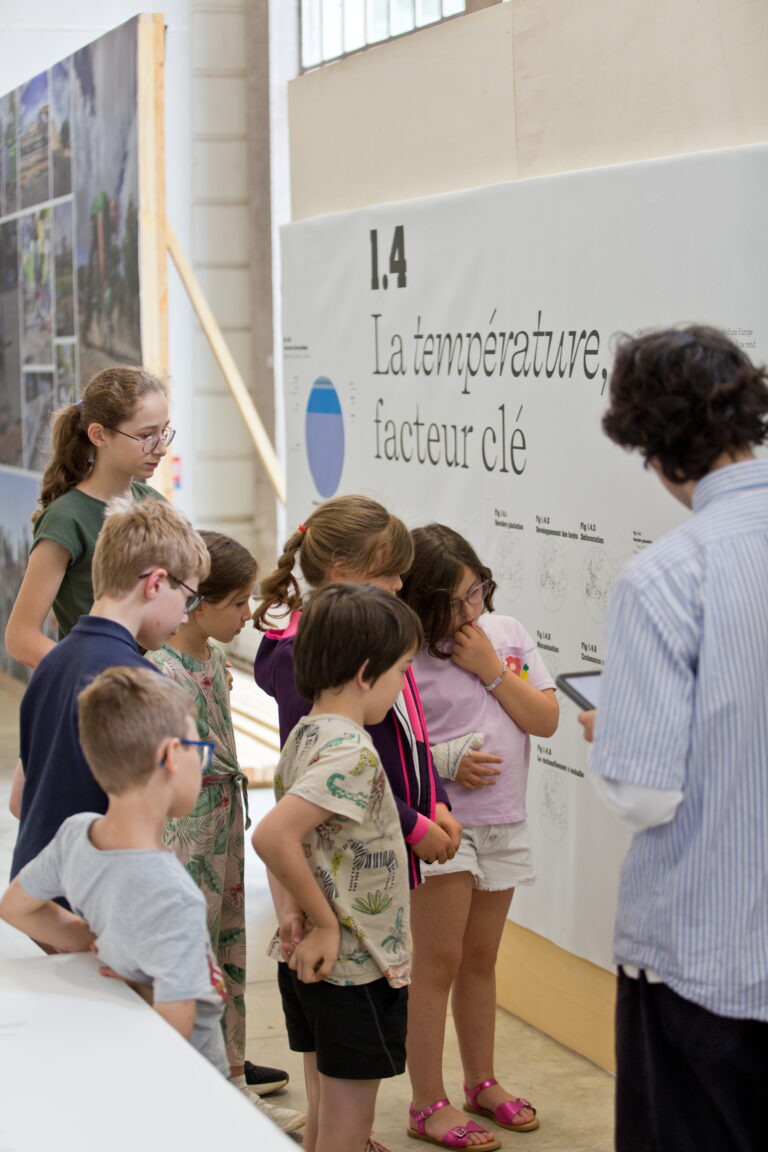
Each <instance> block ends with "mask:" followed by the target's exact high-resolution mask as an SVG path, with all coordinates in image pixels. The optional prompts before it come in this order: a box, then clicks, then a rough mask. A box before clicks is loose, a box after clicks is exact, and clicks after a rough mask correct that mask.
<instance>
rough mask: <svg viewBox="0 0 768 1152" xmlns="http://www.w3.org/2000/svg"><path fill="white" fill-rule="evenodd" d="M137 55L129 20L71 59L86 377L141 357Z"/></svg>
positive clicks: (80, 310) (81, 330)
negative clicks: (117, 83) (116, 82)
mask: <svg viewBox="0 0 768 1152" xmlns="http://www.w3.org/2000/svg"><path fill="white" fill-rule="evenodd" d="M136 56H137V35H136V22H135V21H129V22H128V23H127V24H124V25H122V27H120V28H116V29H115V30H114V32H110V33H108V35H106V36H103V37H101V39H100V40H97V41H96V42H95V43H94V44H89V45H88V46H87V47H86V48H83V49H81V50H80V51H79V52H77V53H75V55H74V57H73V58H72V59H73V62H74V68H73V77H72V122H73V136H74V140H75V141H76V149H77V154H76V157H75V173H76V177H75V186H76V187H75V198H76V211H75V219H76V228H77V233H76V239H75V247H76V267H77V273H76V275H77V297H78V323H79V338H80V377H81V380H82V381H86V380H88V379H90V377H91V376H93V375H94V374H95V373H96V372H98V371H100V370H101V369H102V368H105V367H107V366H108V365H109V364H112V363H115V362H116V361H117V362H123V363H129V364H135V363H139V362H140V360H141V331H140V324H139V252H138V239H139V226H138V202H139V183H138V133H137V110H136ZM118 75H119V76H120V80H121V83H120V84H119V85H116V84H115V82H114V81H115V76H118Z"/></svg>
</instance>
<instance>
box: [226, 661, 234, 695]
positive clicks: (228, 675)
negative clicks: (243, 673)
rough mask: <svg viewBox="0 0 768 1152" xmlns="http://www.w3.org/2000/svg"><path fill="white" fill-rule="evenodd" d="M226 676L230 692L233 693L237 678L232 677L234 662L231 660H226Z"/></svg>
mask: <svg viewBox="0 0 768 1152" xmlns="http://www.w3.org/2000/svg"><path fill="white" fill-rule="evenodd" d="M224 675H225V676H226V678H227V688H229V690H230V692H231V691H232V689H233V688H234V686H235V678H234V676H233V675H232V661H231V660H226V661H225V662H224Z"/></svg>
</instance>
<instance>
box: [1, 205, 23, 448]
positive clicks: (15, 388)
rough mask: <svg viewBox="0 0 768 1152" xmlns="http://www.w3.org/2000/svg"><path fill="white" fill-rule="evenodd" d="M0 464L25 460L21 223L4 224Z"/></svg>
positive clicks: (2, 230)
mask: <svg viewBox="0 0 768 1152" xmlns="http://www.w3.org/2000/svg"><path fill="white" fill-rule="evenodd" d="M0 463H2V464H13V465H15V466H16V467H17V468H20V467H21V463H22V445H21V354H20V351H19V244H18V223H17V221H16V220H6V221H5V222H4V223H3V224H0Z"/></svg>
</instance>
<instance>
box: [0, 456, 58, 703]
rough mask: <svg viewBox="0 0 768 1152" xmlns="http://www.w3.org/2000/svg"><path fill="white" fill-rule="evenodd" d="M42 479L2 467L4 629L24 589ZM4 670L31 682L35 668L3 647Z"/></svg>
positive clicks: (0, 617) (0, 625) (0, 663)
mask: <svg viewBox="0 0 768 1152" xmlns="http://www.w3.org/2000/svg"><path fill="white" fill-rule="evenodd" d="M39 488H40V478H39V476H29V475H26V474H25V473H23V472H14V471H11V470H6V469H4V468H0V629H2V634H3V635H5V626H6V624H7V623H8V617H9V616H10V614H11V608H12V607H13V603H14V601H15V599H16V595H17V593H18V591H19V587H20V586H21V581H22V578H23V576H24V572H25V570H26V567H27V557H28V555H29V549H30V547H31V545H32V513H33V512H34V510H35V507H36V506H37V493H38V490H39ZM54 628H55V625H52V623H51V622H50V621H49V623H48V626H47V627H46V629H45V631H46V633H47V634H48V635H49V636H51V638H55V636H56V632H55V630H54ZM0 669H1V670H2V671H3V672H6V673H8V674H9V675H11V676H18V677H19V678H20V679H22V680H29V677H30V676H31V675H32V669H31V668H26V667H25V666H24V665H23V664H18V663H17V662H16V661H15V660H12V659H11V657H10V656H9V655H8V653H7V652H6V650H5V645H4V644H3V645H0Z"/></svg>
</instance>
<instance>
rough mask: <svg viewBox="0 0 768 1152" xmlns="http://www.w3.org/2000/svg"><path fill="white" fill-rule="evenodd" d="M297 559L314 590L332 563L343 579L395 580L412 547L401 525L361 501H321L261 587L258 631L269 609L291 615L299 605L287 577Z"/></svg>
mask: <svg viewBox="0 0 768 1152" xmlns="http://www.w3.org/2000/svg"><path fill="white" fill-rule="evenodd" d="M297 558H298V561H299V566H300V568H301V572H302V575H303V577H304V579H305V580H306V582H307V584H309V586H310V587H311V588H319V587H321V586H322V585H323V584H325V583H326V582H327V581H328V580H329V578H330V573H331V569H332V568H333V566H334V564H338V565H340V566H341V567H343V568H345V569H346V576H347V577H349V576H361V577H362V576H399V575H401V573H403V572H406V571H407V570H408V569H409V568H410V566H411V563H412V561H413V542H412V541H411V535H410V532H409V531H408V529H407V528H406V526H405V524H403V522H402V520H398V518H397V516H393V515H392V514H391V513H390V512H387V510H386V508H384V507H383V506H382V505H381V504H379V503H377V502H376V501H375V500H370V499H369V498H368V497H367V496H336V497H335V498H334V499H333V500H326V502H325V503H324V504H321V505H320V507H319V508H317V509H316V510H315V511H314V512H313V513H312V515H311V516H310V517H309V518H308V519H307V520H306V522H305V523H304V524H302V525H301V527H300V528H298V529H297V530H296V531H295V532H294V533H293V535H292V536H289V537H288V539H287V540H286V542H285V545H284V547H283V552H282V555H281V556H280V558H279V560H278V561H277V568H276V569H275V571H274V572H272V573H271V574H270V575H269V576H267V577H265V579H264V580H262V582H261V603H260V605H259V607H258V608H257V609H256V611H255V612H254V615H253V621H254V623H255V625H256V627H257V628H260V629H261V630H262V631H265V630H266V628H267V627H269V625H268V623H267V621H266V618H267V616H269V614H270V613H271V612H272V611H274V609H283V610H287V611H290V612H292V611H293V610H294V609H295V608H298V607H299V605H300V604H301V591H300V589H299V585H298V581H297V580H296V577H295V576H294V575H293V569H294V567H295V565H296V560H297Z"/></svg>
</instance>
